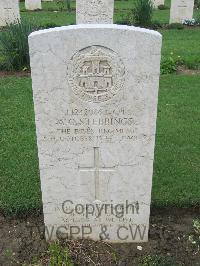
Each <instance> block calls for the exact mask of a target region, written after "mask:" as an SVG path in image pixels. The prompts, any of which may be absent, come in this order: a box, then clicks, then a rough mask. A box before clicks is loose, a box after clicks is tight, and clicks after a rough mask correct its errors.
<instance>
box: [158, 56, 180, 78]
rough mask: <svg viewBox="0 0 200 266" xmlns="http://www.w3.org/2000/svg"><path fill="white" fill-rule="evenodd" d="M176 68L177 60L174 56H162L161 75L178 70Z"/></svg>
mask: <svg viewBox="0 0 200 266" xmlns="http://www.w3.org/2000/svg"><path fill="white" fill-rule="evenodd" d="M176 69H177V68H176V61H175V60H174V59H173V58H172V56H169V57H162V59H161V67H160V72H161V75H163V74H172V73H174V72H176Z"/></svg>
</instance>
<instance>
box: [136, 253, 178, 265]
mask: <svg viewBox="0 0 200 266" xmlns="http://www.w3.org/2000/svg"><path fill="white" fill-rule="evenodd" d="M139 266H178V264H177V263H176V262H174V261H173V260H172V259H171V258H167V257H162V256H158V255H153V256H151V255H148V256H146V257H144V258H143V259H142V260H141V261H140V263H139Z"/></svg>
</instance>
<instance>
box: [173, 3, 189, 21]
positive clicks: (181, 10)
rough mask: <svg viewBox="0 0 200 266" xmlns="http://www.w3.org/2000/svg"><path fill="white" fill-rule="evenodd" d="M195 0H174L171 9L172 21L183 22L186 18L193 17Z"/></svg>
mask: <svg viewBox="0 0 200 266" xmlns="http://www.w3.org/2000/svg"><path fill="white" fill-rule="evenodd" d="M193 9H194V0H172V1H171V9H170V23H182V22H183V20H185V19H192V17H193Z"/></svg>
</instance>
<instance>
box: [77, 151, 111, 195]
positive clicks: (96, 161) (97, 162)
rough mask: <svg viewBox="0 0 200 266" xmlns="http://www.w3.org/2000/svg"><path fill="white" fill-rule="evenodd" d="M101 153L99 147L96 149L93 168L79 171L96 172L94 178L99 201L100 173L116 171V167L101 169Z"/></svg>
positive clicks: (81, 168)
mask: <svg viewBox="0 0 200 266" xmlns="http://www.w3.org/2000/svg"><path fill="white" fill-rule="evenodd" d="M99 157H100V152H99V147H94V165H93V166H91V167H90V166H86V167H80V166H79V170H80V171H81V172H94V178H95V199H99V198H100V197H99V186H100V184H99V179H100V176H99V173H100V172H114V171H115V166H114V167H100V160H99Z"/></svg>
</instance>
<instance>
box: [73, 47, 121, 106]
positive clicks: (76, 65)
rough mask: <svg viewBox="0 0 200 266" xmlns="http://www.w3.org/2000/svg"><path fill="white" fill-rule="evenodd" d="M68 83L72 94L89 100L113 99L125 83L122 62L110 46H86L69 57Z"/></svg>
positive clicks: (96, 101)
mask: <svg viewBox="0 0 200 266" xmlns="http://www.w3.org/2000/svg"><path fill="white" fill-rule="evenodd" d="M71 67H72V69H71V73H70V84H71V86H72V90H73V91H74V93H75V95H76V96H77V97H79V98H80V99H81V100H84V101H88V102H94V103H98V102H105V101H108V100H110V99H112V98H113V97H114V96H115V95H116V94H117V93H118V91H119V90H121V89H122V88H123V83H124V73H125V69H124V65H123V63H122V61H121V60H120V58H119V56H118V55H117V54H116V53H115V52H113V51H112V50H110V49H108V48H106V47H101V46H92V47H87V48H85V49H83V50H81V51H79V52H78V53H76V54H75V55H74V56H73V58H72V60H71Z"/></svg>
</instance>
